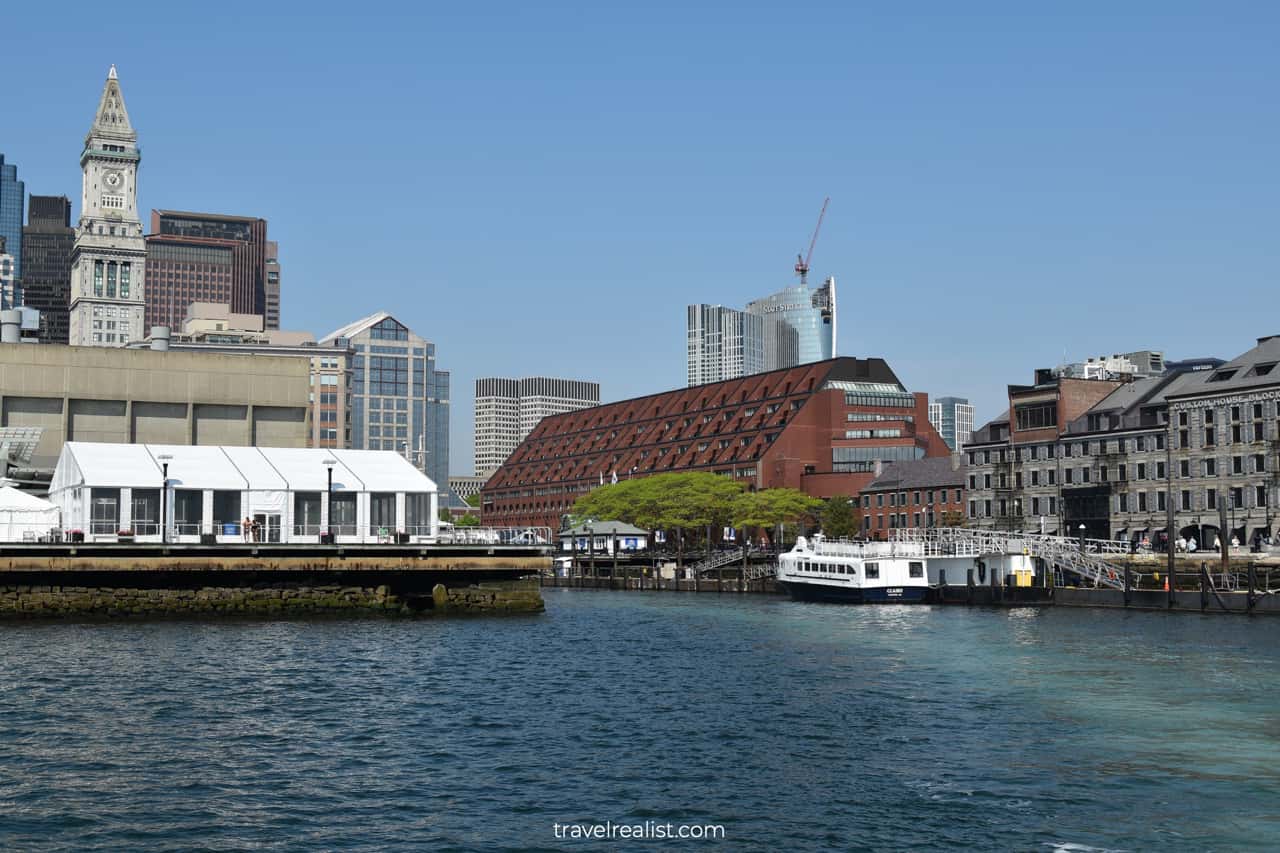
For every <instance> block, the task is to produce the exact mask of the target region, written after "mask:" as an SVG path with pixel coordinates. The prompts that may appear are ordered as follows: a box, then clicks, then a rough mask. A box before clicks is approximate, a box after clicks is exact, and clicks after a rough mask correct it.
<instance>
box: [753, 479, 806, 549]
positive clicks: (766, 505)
mask: <svg viewBox="0 0 1280 853" xmlns="http://www.w3.org/2000/svg"><path fill="white" fill-rule="evenodd" d="M822 505H823V502H822V500H821V499H819V498H812V497H809V496H808V495H806V494H805V493H804V492H802V491H799V490H798V489H763V490H761V491H758V492H744V493H743V494H742V495H740V496H739V497H738V499H737V500H736V501H735V502H734V508H733V517H734V520H735V521H736V523H737V526H739V527H761V528H764V529H765V530H766V531H767V532H768V536H769V538H770V540H774V539H775V538H776V537H775V529H776V528H777V527H778V526H779V525H782V524H786V523H788V522H800V521H804V520H807V519H811V518H813V516H814V514H815V513H817V512H818V511H819V509H820V508H821V507H822ZM774 544H775V545H777V544H779V543H778V542H776V541H775V542H774Z"/></svg>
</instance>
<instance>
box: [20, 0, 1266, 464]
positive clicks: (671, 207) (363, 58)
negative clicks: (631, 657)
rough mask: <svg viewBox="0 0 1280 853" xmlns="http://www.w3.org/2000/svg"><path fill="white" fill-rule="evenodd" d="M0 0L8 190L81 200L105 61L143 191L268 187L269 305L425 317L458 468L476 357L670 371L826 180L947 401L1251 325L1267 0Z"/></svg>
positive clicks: (779, 252)
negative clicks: (92, 2)
mask: <svg viewBox="0 0 1280 853" xmlns="http://www.w3.org/2000/svg"><path fill="white" fill-rule="evenodd" d="M9 5H10V6H12V7H14V8H6V10H5V12H4V14H3V16H0V27H2V28H3V29H4V31H5V44H6V46H7V53H6V56H5V71H4V78H5V80H6V85H5V86H4V91H5V93H6V97H5V99H4V101H3V106H2V107H0V152H3V153H4V154H5V155H6V156H7V158H8V160H9V162H12V163H16V164H17V165H18V167H19V170H20V175H21V177H22V178H23V179H25V180H26V183H27V190H28V192H35V193H47V194H57V193H66V194H67V195H69V196H71V197H72V198H73V199H74V200H77V201H78V196H79V186H80V184H79V168H78V164H77V157H78V155H79V152H80V147H81V140H82V138H83V136H84V133H85V132H86V130H87V129H88V127H89V124H90V121H91V119H92V117H93V112H94V109H95V107H96V106H97V99H98V94H99V92H100V89H101V86H102V82H103V78H104V76H105V74H106V70H107V67H108V65H109V64H110V63H112V62H115V63H117V64H118V65H119V71H120V79H121V83H122V85H123V87H124V93H125V98H126V101H127V103H128V107H129V111H130V115H131V117H132V119H133V122H134V124H135V126H136V127H137V129H138V132H139V135H140V140H139V141H140V144H141V145H142V147H143V152H144V155H143V165H142V173H141V179H140V188H141V193H140V203H141V205H142V206H143V209H150V208H153V207H160V208H166V207H167V208H185V209H193V210H206V211H218V212H226V213H238V214H251V215H259V216H263V217H266V218H267V219H268V220H270V230H271V236H272V237H273V238H274V239H277V240H279V241H280V245H281V258H282V262H283V264H284V271H285V290H284V295H283V305H284V325H285V326H286V327H287V328H300V329H309V330H311V331H314V332H315V333H317V334H323V333H325V332H327V331H329V330H331V329H333V328H336V327H338V326H340V325H342V324H343V323H346V322H348V321H350V320H352V319H354V318H357V317H360V316H363V315H365V314H368V313H371V312H373V311H376V310H379V309H384V308H385V309H387V310H389V311H392V312H393V313H395V314H396V315H397V316H399V317H400V318H401V319H403V320H404V321H406V322H407V323H408V324H409V325H410V326H412V327H413V328H414V329H415V330H417V331H419V332H421V333H422V334H424V335H426V336H427V337H428V338H431V339H433V340H435V341H436V342H437V344H438V347H439V349H438V352H439V363H440V365H441V367H443V368H446V369H449V370H451V371H452V373H453V430H452V438H453V440H452V462H453V469H454V472H455V473H465V472H466V471H469V470H470V465H471V398H472V390H473V388H474V380H475V378H476V377H478V376H484V375H515V376H519V375H538V374H544V375H552V376H567V377H579V378H586V379H595V380H598V381H600V383H601V384H602V386H603V393H604V396H605V398H606V399H620V398H623V397H629V396H635V395H639V394H644V393H649V392H654V391H659V390H665V389H668V388H673V387H678V386H680V385H682V384H683V382H684V373H685V364H684V306H685V304H686V303H689V302H719V303H723V304H727V305H735V306H740V305H741V304H742V303H745V302H746V301H747V300H748V299H750V298H753V297H756V296H760V295H763V294H765V293H768V292H771V291H773V290H775V289H777V288H779V287H781V286H783V285H785V284H787V283H788V282H790V281H791V280H792V276H791V266H792V264H793V262H794V258H795V254H796V253H797V252H798V251H800V250H802V249H803V248H804V247H805V245H806V244H807V241H808V238H809V233H810V230H811V229H812V227H813V223H814V219H815V218H816V216H817V212H818V208H819V206H820V204H821V202H822V199H823V197H824V196H831V198H832V201H831V208H830V210H829V212H828V215H827V221H826V224H825V226H824V228H823V232H822V236H821V238H820V240H819V243H818V247H817V250H816V252H815V253H814V261H813V275H814V276H815V277H821V276H826V275H829V274H834V275H836V276H837V280H838V282H839V294H840V312H841V316H840V336H839V349H840V352H841V354H844V355H859V356H868V355H875V356H883V357H885V358H887V359H888V360H889V362H890V364H891V365H892V366H893V367H894V369H895V370H896V371H897V372H898V374H899V376H900V377H901V378H902V379H903V381H904V382H905V383H906V384H907V385H908V387H910V388H911V389H912V390H921V391H928V392H930V393H931V394H933V395H941V394H957V395H961V396H968V397H970V398H971V399H972V400H973V401H974V402H975V404H976V405H977V406H978V417H979V420H985V419H987V418H990V417H992V416H993V415H995V414H997V413H998V412H999V411H1000V410H1001V409H1002V408H1003V402H1002V401H1003V399H1004V387H1005V385H1006V384H1008V383H1010V382H1023V381H1027V380H1029V379H1030V376H1031V371H1032V369H1033V368H1035V367H1037V366H1047V365H1051V364H1054V363H1057V362H1058V361H1060V360H1061V359H1062V356H1063V353H1064V351H1065V352H1066V354H1067V356H1068V357H1069V358H1070V359H1072V360H1076V359H1080V358H1083V357H1085V356H1088V355H1097V354H1101V353H1110V352H1119V351H1122V350H1127V349H1140V348H1155V349H1163V350H1165V351H1166V353H1167V354H1168V356H1169V357H1170V358H1181V357H1188V356H1199V355H1220V356H1222V357H1231V356H1234V355H1236V354H1238V353H1240V352H1242V351H1243V350H1245V349H1247V348H1248V346H1249V345H1250V344H1251V343H1252V340H1253V338H1254V337H1257V336H1259V335H1264V334H1271V333H1277V332H1280V317H1278V316H1277V313H1278V312H1277V287H1276V285H1277V283H1278V278H1280V276H1278V273H1280V239H1278V235H1277V223H1278V222H1280V166H1278V162H1280V160H1278V158H1277V152H1280V119H1278V118H1277V116H1278V113H1277V110H1276V93H1277V92H1278V91H1280V51H1278V50H1277V49H1276V33H1277V32H1280V4H1276V3H1274V2H1256V3H1236V2H1216V3H1205V2H1199V3H1183V2H1169V1H1168V0H1164V2H1136V0H1131V2H1125V3H1116V2H1081V3H1072V4H1065V3H1060V4H1027V3H1021V2H1016V3H1015V2H1007V3H983V2H973V3H952V2H946V3H935V4H929V3H917V4H904V3H890V2H882V3H873V4H869V3H856V2H837V3H826V4H815V3H807V2H789V3H772V4H768V5H764V6H757V5H753V4H747V3H741V2H736V3H722V4H703V3H690V2H682V3H674V4H673V3H667V2H644V3H626V4H621V3H609V2H597V3H589V2H580V3H576V4H565V3H561V2H540V3H528V2H520V3H514V2H513V3H466V4H457V3H449V4H436V3H424V4H418V3H413V4H408V3H406V4H391V3H367V4H353V3H344V4H341V6H340V7H338V8H336V9H326V8H325V6H327V5H328V4H324V5H323V6H322V5H318V4H288V7H287V8H286V4H282V3H276V2H271V3H255V4H248V3H237V2H227V3H222V4H218V8H217V13H218V14H217V16H216V17H215V16H213V15H211V14H210V12H211V7H209V6H208V5H207V4H196V5H188V4H181V3H179V4H175V3H172V2H168V3H163V4H156V3H149V2H134V3H130V4H128V5H127V7H126V8H123V10H121V9H114V10H112V11H111V12H110V13H107V12H106V11H104V12H102V13H101V14H93V13H88V12H83V11H77V10H76V9H74V8H73V7H70V6H66V5H65V4H30V3H24V4H9ZM908 6H911V7H912V8H913V11H908V9H907V7H908ZM1050 7H1053V8H1050ZM124 21H127V23H125V22H124ZM77 215H78V210H77Z"/></svg>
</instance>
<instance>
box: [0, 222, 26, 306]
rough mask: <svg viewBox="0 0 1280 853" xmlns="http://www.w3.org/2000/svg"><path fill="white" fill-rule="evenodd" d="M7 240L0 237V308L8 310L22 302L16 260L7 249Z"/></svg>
mask: <svg viewBox="0 0 1280 853" xmlns="http://www.w3.org/2000/svg"><path fill="white" fill-rule="evenodd" d="M6 244H7V241H6V240H5V238H4V237H0V309H2V310H5V311H8V310H10V309H13V308H17V307H18V306H20V305H21V304H22V291H21V289H20V285H19V284H18V272H17V269H18V261H17V259H16V258H15V257H14V256H13V255H11V254H9V252H8V251H7V245H6Z"/></svg>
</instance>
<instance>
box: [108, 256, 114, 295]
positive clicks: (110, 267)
mask: <svg viewBox="0 0 1280 853" xmlns="http://www.w3.org/2000/svg"><path fill="white" fill-rule="evenodd" d="M115 296H116V262H115V261H108V262H107V298H108V299H115Z"/></svg>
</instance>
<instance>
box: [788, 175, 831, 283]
mask: <svg viewBox="0 0 1280 853" xmlns="http://www.w3.org/2000/svg"><path fill="white" fill-rule="evenodd" d="M830 201H831V197H830V196H827V197H826V198H824V199H823V200H822V211H821V212H820V213H819V214H818V224H817V226H816V227H814V229H813V239H812V240H810V241H809V253H808V254H807V255H804V256H803V257H802V256H800V255H796V275H798V276H800V283H801V284H803V285H807V284H808V283H809V259H810V258H812V257H813V247H814V245H815V244H816V243H817V242H818V232H819V231H821V230H822V217H824V216H826V215H827V204H828V203H829V202H830Z"/></svg>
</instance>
